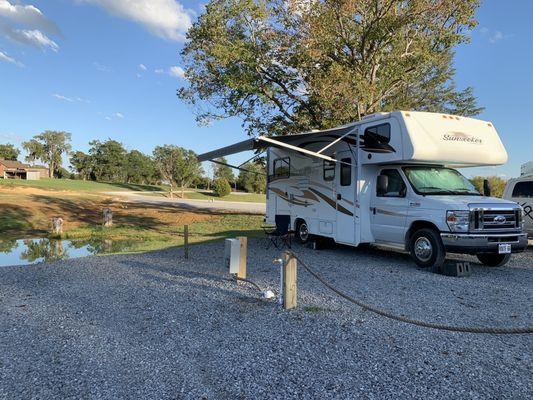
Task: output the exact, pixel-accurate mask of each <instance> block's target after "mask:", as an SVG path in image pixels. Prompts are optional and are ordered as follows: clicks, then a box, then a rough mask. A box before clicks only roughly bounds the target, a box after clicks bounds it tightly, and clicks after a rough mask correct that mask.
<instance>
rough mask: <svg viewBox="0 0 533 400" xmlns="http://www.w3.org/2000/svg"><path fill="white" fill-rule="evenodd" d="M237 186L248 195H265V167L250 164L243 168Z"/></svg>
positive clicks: (259, 164)
mask: <svg viewBox="0 0 533 400" xmlns="http://www.w3.org/2000/svg"><path fill="white" fill-rule="evenodd" d="M242 168H243V169H242V170H241V172H240V173H239V178H238V180H237V184H238V185H239V186H240V187H241V188H244V190H246V191H247V192H248V193H265V190H266V176H265V166H264V165H262V164H261V163H257V162H254V163H252V162H249V163H246V164H244V165H243V166H242Z"/></svg>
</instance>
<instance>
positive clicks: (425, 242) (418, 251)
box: [414, 237, 433, 262]
mask: <svg viewBox="0 0 533 400" xmlns="http://www.w3.org/2000/svg"><path fill="white" fill-rule="evenodd" d="M414 250H415V255H416V257H417V258H418V259H419V260H420V261H423V262H425V261H429V259H430V258H431V256H432V255H433V246H432V245H431V242H430V241H429V239H428V238H425V237H420V238H418V239H416V242H415V249H414Z"/></svg>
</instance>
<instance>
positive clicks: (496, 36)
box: [479, 26, 514, 44]
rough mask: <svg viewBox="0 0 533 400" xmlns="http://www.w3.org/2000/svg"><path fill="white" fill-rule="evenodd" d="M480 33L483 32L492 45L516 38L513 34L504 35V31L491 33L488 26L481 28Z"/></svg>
mask: <svg viewBox="0 0 533 400" xmlns="http://www.w3.org/2000/svg"><path fill="white" fill-rule="evenodd" d="M479 31H480V32H481V35H482V36H484V37H486V38H487V39H488V41H489V43H492V44H494V43H498V42H500V41H502V40H505V39H509V38H512V37H513V36H514V35H513V34H509V33H503V32H502V31H498V30H495V31H491V30H490V29H489V28H487V27H486V26H483V27H481V28H480V29H479Z"/></svg>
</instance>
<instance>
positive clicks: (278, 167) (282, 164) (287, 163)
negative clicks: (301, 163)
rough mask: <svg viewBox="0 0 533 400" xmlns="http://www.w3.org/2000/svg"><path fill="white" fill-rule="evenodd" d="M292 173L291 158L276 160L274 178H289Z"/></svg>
mask: <svg viewBox="0 0 533 400" xmlns="http://www.w3.org/2000/svg"><path fill="white" fill-rule="evenodd" d="M290 171H291V159H290V158H289V157H285V158H278V159H277V160H274V178H288V177H289V176H290Z"/></svg>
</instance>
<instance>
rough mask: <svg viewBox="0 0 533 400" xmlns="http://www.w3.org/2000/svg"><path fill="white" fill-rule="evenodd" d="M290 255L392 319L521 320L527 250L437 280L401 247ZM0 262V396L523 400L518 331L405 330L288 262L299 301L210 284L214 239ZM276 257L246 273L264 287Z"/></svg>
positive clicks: (529, 310)
mask: <svg viewBox="0 0 533 400" xmlns="http://www.w3.org/2000/svg"><path fill="white" fill-rule="evenodd" d="M296 250H297V252H298V253H299V254H300V255H301V256H302V257H303V258H304V259H305V260H307V261H308V262H309V264H310V265H312V266H314V267H315V268H316V269H318V270H319V271H320V272H321V273H322V275H323V276H324V277H326V278H327V279H328V280H329V281H330V282H332V283H334V284H335V285H337V286H338V287H339V288H341V289H342V290H344V291H345V292H348V293H351V294H352V295H354V296H357V297H358V298H361V299H363V300H365V301H366V302H369V303H372V304H374V305H377V306H380V307H383V308H386V309H389V310H393V311H395V312H397V313H398V314H402V315H406V316H409V317H413V318H418V319H423V320H427V321H438V322H447V323H450V324H460V325H476V326H487V325H495V326H527V325H532V321H533V307H532V304H533V302H532V300H533V251H531V250H530V251H529V252H528V253H525V254H522V255H518V256H515V258H514V261H513V262H512V264H510V265H509V266H507V267H503V268H483V267H481V266H479V265H474V268H473V269H474V271H473V275H472V276H471V277H467V278H451V277H445V276H441V275H436V274H433V273H430V272H427V271H424V270H420V269H418V268H416V267H415V266H414V264H413V263H411V261H410V260H409V259H408V258H407V256H405V255H403V254H399V253H392V252H384V251H380V250H372V249H370V250H369V249H367V250H357V249H348V248H339V249H329V250H322V251H314V250H309V249H302V248H296ZM181 254H182V253H181V250H180V249H171V250H166V251H159V252H153V253H147V254H142V255H120V256H107V257H90V258H85V259H77V260H70V261H62V262H58V263H53V264H40V265H36V266H30V267H7V268H0V398H2V399H3V398H6V399H18V398H24V399H30V398H34V399H49V398H54V399H66V398H76V399H78V398H87V399H101V398H102V399H104V398H105V399H114V398H129V399H145V398H147V399H201V398H207V399H291V398H294V399H303V398H306V399H307V398H309V399H355V398H363V399H403V398H417V399H429V398H431V399H447V400H449V399H527V398H531V397H532V395H533V382H532V376H533V373H532V372H533V371H532V367H533V362H532V361H533V360H532V351H533V337H532V335H514V336H513V335H509V336H496V335H475V334H460V333H453V332H445V331H436V330H431V329H424V328H419V327H416V326H411V325H406V324H402V323H399V322H396V321H392V320H388V319H384V318H382V317H379V316H377V315H374V314H371V313H369V312H364V311H362V310H361V309H360V308H358V307H356V306H354V305H351V304H349V303H346V302H345V301H344V300H342V299H339V298H338V297H335V296H334V295H333V294H332V293H331V292H330V291H328V290H327V289H324V288H323V287H322V286H320V284H319V283H317V282H316V281H315V280H314V279H313V278H312V277H310V276H309V275H308V274H306V273H305V272H304V271H303V270H302V269H300V272H299V308H298V309H297V310H293V311H282V310H280V309H279V308H278V307H277V305H276V302H275V301H264V300H260V299H259V298H258V296H257V293H256V291H254V289H253V288H251V287H249V286H248V285H236V284H235V283H233V282H229V281H226V280H224V278H225V277H226V275H225V274H224V272H225V271H224V268H223V267H222V254H223V243H222V242H213V243H209V244H202V245H198V246H194V247H192V249H191V259H190V260H188V261H185V260H183V259H182V258H181ZM275 255H276V253H275V252H272V251H270V250H269V251H266V250H265V249H264V243H263V242H261V241H259V240H254V241H251V243H250V248H249V267H248V268H249V278H251V279H253V280H254V281H256V282H257V283H258V284H259V285H261V286H262V287H265V288H267V287H268V288H271V289H275V290H276V291H277V284H278V281H277V279H278V271H277V270H275V269H274V267H273V266H272V258H273V257H274V256H275Z"/></svg>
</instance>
